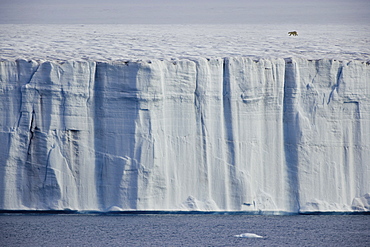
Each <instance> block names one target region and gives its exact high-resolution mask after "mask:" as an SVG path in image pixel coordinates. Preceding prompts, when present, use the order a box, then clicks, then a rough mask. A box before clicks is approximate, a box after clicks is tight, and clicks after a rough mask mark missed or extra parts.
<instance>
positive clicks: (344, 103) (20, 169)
mask: <svg viewBox="0 0 370 247" xmlns="http://www.w3.org/2000/svg"><path fill="white" fill-rule="evenodd" d="M0 95H1V97H0V109H1V112H2V114H0V144H1V145H0V209H1V210H66V209H68V210H78V211H88V210H95V211H122V210H134V211H135V210H167V211H171V210H180V211H181V210H184V211H186V210H199V211H250V212H293V213H294V212H313V211H315V212H316V211H319V212H325V211H370V207H369V204H370V196H369V195H370V194H369V193H370V66H369V63H367V62H365V61H358V60H353V61H338V60H333V59H320V60H309V59H306V58H294V57H293V58H286V59H283V58H273V59H272V58H271V59H258V60H253V59H252V58H247V57H226V58H209V59H207V58H197V59H179V60H159V59H151V60H137V61H135V60H133V61H108V62H96V61H73V60H68V61H44V60H37V61H36V60H25V59H18V60H1V61H0Z"/></svg>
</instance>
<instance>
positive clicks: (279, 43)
mask: <svg viewBox="0 0 370 247" xmlns="http://www.w3.org/2000/svg"><path fill="white" fill-rule="evenodd" d="M293 30H296V31H298V34H299V36H297V37H289V36H288V32H289V31H293ZM230 56H244V57H253V58H285V57H292V56H294V57H304V58H308V59H322V58H328V59H337V60H357V59H358V60H366V61H368V60H370V26H369V25H298V24H297V25H294V24H290V25H288V24H287V25H12V24H3V25H0V58H3V59H18V58H25V59H44V60H71V59H72V60H81V59H84V60H92V61H110V60H131V59H134V60H137V59H144V60H145V59H171V58H172V59H178V58H198V57H207V58H213V57H230Z"/></svg>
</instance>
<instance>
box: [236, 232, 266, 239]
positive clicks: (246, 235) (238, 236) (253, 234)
mask: <svg viewBox="0 0 370 247" xmlns="http://www.w3.org/2000/svg"><path fill="white" fill-rule="evenodd" d="M234 237H237V238H263V237H262V236H260V235H257V234H255V233H248V232H247V233H242V234H239V235H234Z"/></svg>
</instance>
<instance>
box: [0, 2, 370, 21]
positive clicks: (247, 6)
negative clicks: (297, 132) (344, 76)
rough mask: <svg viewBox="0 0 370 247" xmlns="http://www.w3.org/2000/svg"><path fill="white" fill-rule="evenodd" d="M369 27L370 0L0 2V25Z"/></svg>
mask: <svg viewBox="0 0 370 247" xmlns="http://www.w3.org/2000/svg"><path fill="white" fill-rule="evenodd" d="M270 23H271V24H286V23H289V24H290V23H298V24H368V23H370V0H104V1H101V0H0V24H270Z"/></svg>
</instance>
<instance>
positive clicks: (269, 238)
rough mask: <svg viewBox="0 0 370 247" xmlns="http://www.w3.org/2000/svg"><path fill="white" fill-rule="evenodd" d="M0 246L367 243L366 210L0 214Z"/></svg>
mask: <svg viewBox="0 0 370 247" xmlns="http://www.w3.org/2000/svg"><path fill="white" fill-rule="evenodd" d="M247 232H248V233H255V234H258V235H261V236H264V238H254V239H252V238H237V237H234V235H238V234H241V233H247ZM0 246H370V215H294V216H263V215H202V214H200V215H76V214H71V215H60V214H57V215H50V214H36V215H4V214H3V215H0Z"/></svg>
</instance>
